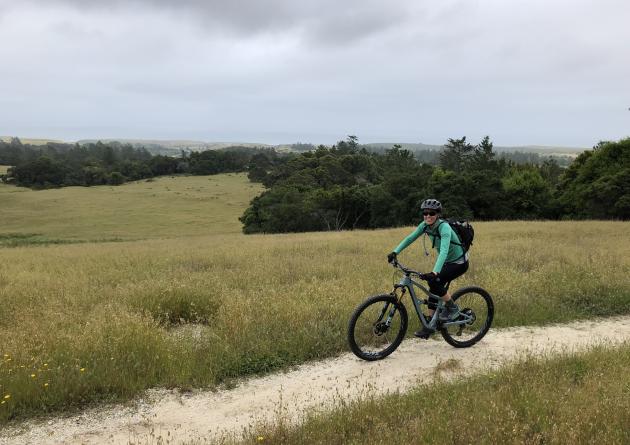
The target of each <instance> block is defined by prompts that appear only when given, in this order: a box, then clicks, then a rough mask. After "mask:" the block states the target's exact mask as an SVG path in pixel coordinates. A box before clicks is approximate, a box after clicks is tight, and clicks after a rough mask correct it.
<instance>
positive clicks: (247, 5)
mask: <svg viewBox="0 0 630 445" xmlns="http://www.w3.org/2000/svg"><path fill="white" fill-rule="evenodd" d="M27 1H28V2H29V3H31V4H33V5H41V4H46V5H50V4H58V5H64V6H68V7H72V8H76V9H78V10H83V11H112V10H118V11H120V10H127V11H135V12H137V13H140V14H141V13H142V11H147V10H148V11H163V12H165V13H169V14H173V16H174V17H179V18H181V17H185V18H186V19H187V20H192V21H193V22H195V23H196V25H197V26H199V27H201V28H202V29H204V30H205V31H206V32H208V33H216V32H222V33H230V34H232V35H241V36H252V35H256V34H260V33H285V32H296V33H298V34H302V35H303V36H304V37H305V39H306V40H307V41H308V42H310V43H314V44H317V43H319V42H321V43H324V44H332V43H334V44H344V43H346V42H353V41H356V40H361V39H362V38H365V37H368V36H370V35H374V34H378V33H379V32H381V31H383V30H387V29H388V28H390V27H392V26H395V25H397V24H398V25H399V24H400V23H401V22H402V21H404V19H405V16H406V12H407V9H409V4H410V3H409V2H407V1H402V0H392V1H390V2H387V3H385V2H382V1H378V0H349V1H344V2H338V1H336V0H321V1H317V2H300V1H291V0H265V1H259V0H241V1H230V0H208V1H206V0H180V1H177V2H173V1H171V0H47V1H45V2H44V1H43V0H27Z"/></svg>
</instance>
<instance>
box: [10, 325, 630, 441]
mask: <svg viewBox="0 0 630 445" xmlns="http://www.w3.org/2000/svg"><path fill="white" fill-rule="evenodd" d="M437 338H438V339H439V341H437V340H430V341H425V340H419V339H407V340H405V341H404V342H403V344H402V345H401V346H400V348H399V349H398V350H397V351H396V352H394V353H393V354H392V355H391V356H390V357H388V358H387V359H385V360H381V361H378V362H365V361H362V360H359V359H357V358H356V357H355V356H354V355H352V354H344V355H342V356H340V357H337V358H334V359H331V360H326V361H321V362H315V363H310V364H307V365H303V366H300V367H297V368H295V369H294V370H292V371H288V372H284V373H277V374H273V375H269V376H267V377H262V378H254V379H249V380H245V381H243V382H242V383H240V384H239V385H238V386H237V387H236V388H234V389H230V390H221V391H195V392H190V393H183V394H182V393H179V392H177V391H167V390H151V391H147V392H146V393H145V394H144V395H143V397H142V398H139V399H137V400H136V401H134V402H132V403H129V404H125V405H116V406H109V407H104V408H97V409H91V410H87V411H85V412H84V413H82V414H80V415H73V416H66V417H55V418H49V419H47V420H37V421H29V422H25V423H23V424H20V425H19V426H13V427H10V428H6V429H5V430H3V431H2V432H0V444H2V445H5V444H6V445H9V444H20V445H23V444H61V443H63V444H120V443H122V444H126V443H166V440H167V439H168V440H169V443H179V442H181V441H185V440H191V439H199V440H200V441H201V442H204V439H205V440H212V439H214V438H217V437H218V436H220V435H221V434H226V433H239V432H241V431H242V430H243V429H244V428H247V427H248V426H252V425H254V424H255V423H256V422H258V421H268V420H273V419H274V418H275V417H276V416H278V414H279V413H282V414H283V415H284V416H285V418H289V419H293V420H299V419H300V417H301V416H302V414H303V413H304V412H305V411H308V410H310V409H316V408H317V409H321V408H326V407H327V406H331V405H332V404H334V403H335V402H339V401H340V400H350V399H352V398H356V397H357V396H361V395H365V394H367V393H370V394H381V393H385V392H387V391H405V390H407V389H409V388H411V387H413V386H414V385H416V384H418V383H420V382H428V381H430V380H431V379H433V378H435V376H436V375H437V374H440V373H442V372H443V371H444V372H445V373H447V374H448V373H449V372H451V373H452V371H447V370H448V369H456V373H457V374H458V375H460V374H462V373H463V374H470V373H473V372H481V371H484V370H488V369H491V368H495V367H499V366H501V365H503V364H505V363H506V362H508V361H510V360H514V359H516V358H518V357H520V356H522V355H524V354H536V355H538V354H545V353H557V352H562V351H574V350H578V349H583V348H587V347H589V346H593V345H596V344H601V343H607V344H618V343H621V342H623V341H629V340H630V317H620V318H609V319H601V320H592V321H588V322H579V323H571V324H566V325H554V326H547V327H536V328H528V327H519V328H509V329H501V330H491V331H490V332H489V333H488V335H487V336H486V337H485V338H484V339H483V341H481V342H480V343H479V344H477V345H475V346H474V347H472V348H468V349H455V348H453V347H451V346H449V345H448V344H447V343H446V342H444V341H443V340H441V337H440V336H437Z"/></svg>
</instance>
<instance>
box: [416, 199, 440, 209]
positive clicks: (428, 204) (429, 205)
mask: <svg viewBox="0 0 630 445" xmlns="http://www.w3.org/2000/svg"><path fill="white" fill-rule="evenodd" d="M420 209H421V210H424V209H429V210H435V211H436V212H441V211H442V204H441V203H440V201H438V200H437V199H425V200H424V202H423V203H422V205H421V206H420Z"/></svg>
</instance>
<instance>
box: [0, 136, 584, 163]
mask: <svg viewBox="0 0 630 445" xmlns="http://www.w3.org/2000/svg"><path fill="white" fill-rule="evenodd" d="M0 140H3V141H7V142H9V141H10V140H11V136H0ZM20 140H21V141H22V143H24V144H33V145H44V144H46V143H47V142H57V143H62V142H63V141H60V140H55V139H28V138H20ZM98 141H101V142H120V143H121V144H131V145H133V146H134V147H144V148H146V149H147V150H148V151H149V152H151V153H152V154H161V155H167V156H176V155H179V154H180V152H181V150H186V151H205V150H220V149H222V148H227V147H234V146H239V147H264V148H275V149H276V150H278V151H281V152H290V151H295V152H302V151H307V150H308V149H314V148H315V147H316V145H317V144H309V143H295V144H278V145H270V144H263V143H256V142H206V141H195V140H160V139H116V138H107V139H81V140H79V141H77V143H78V144H89V143H96V142H98ZM395 144H398V145H400V146H402V148H403V149H405V150H410V151H412V152H418V151H428V150H433V151H438V150H441V149H442V147H443V146H442V145H432V144H423V143H406V142H370V143H366V144H360V145H361V146H365V147H367V148H368V149H372V150H374V151H382V150H386V149H390V148H392V147H393V146H394V145H395ZM494 149H495V151H497V152H499V153H501V152H506V153H513V152H522V153H538V154H540V155H546V156H561V157H564V156H566V157H572V158H574V157H576V156H577V155H579V154H580V153H582V152H583V151H585V150H588V149H590V148H583V147H554V146H542V145H519V146H512V147H503V146H495V147H494Z"/></svg>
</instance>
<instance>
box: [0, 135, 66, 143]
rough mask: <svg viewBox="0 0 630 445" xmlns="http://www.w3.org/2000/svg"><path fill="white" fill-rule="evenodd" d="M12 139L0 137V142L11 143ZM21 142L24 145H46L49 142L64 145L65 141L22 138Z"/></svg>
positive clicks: (10, 137)
mask: <svg viewBox="0 0 630 445" xmlns="http://www.w3.org/2000/svg"><path fill="white" fill-rule="evenodd" d="M12 138H13V137H12V136H0V141H3V142H11V139H12ZM20 142H22V143H23V144H30V145H46V144H47V143H49V142H57V143H63V141H61V140H59V139H32V138H31V139H29V138H20Z"/></svg>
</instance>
